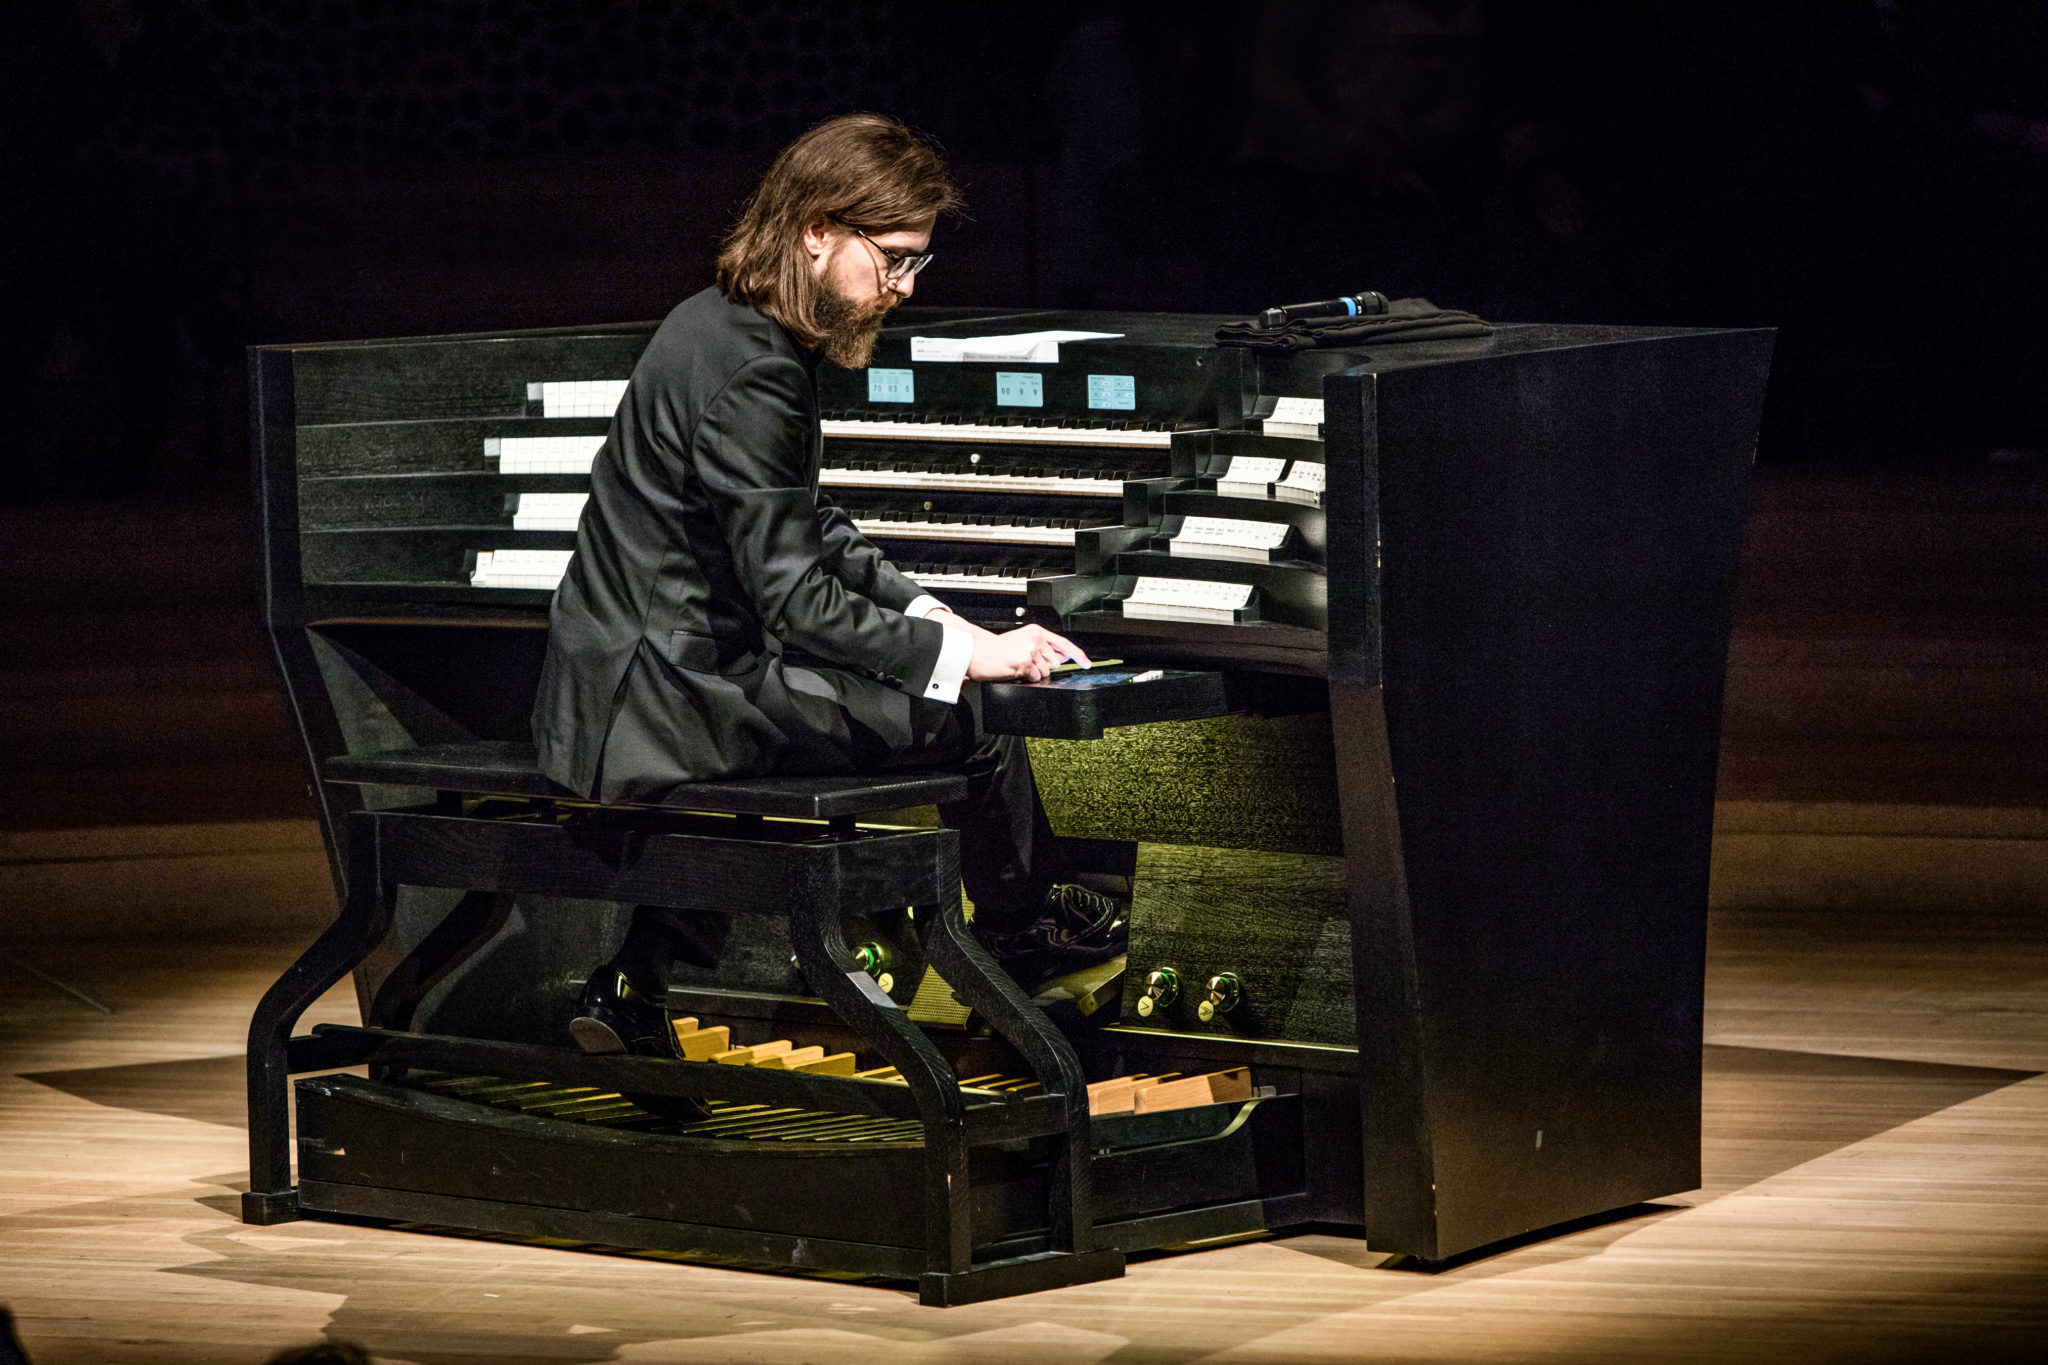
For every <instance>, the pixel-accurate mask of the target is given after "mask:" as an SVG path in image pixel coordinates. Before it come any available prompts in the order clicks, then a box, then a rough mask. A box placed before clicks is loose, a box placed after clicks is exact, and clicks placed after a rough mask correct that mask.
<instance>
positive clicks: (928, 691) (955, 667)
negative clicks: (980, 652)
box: [910, 598, 974, 706]
mask: <svg viewBox="0 0 2048 1365" xmlns="http://www.w3.org/2000/svg"><path fill="white" fill-rule="evenodd" d="M930 600H931V599H929V598H920V599H919V601H930ZM910 605H911V608H912V609H913V610H915V609H916V607H917V603H916V602H912V603H911V604H910ZM939 623H940V624H941V625H945V626H947V629H946V642H945V643H944V644H942V645H940V646H939V661H938V662H937V663H936V664H934V665H932V680H931V681H930V682H928V683H926V684H925V687H924V699H925V700H926V701H936V702H942V703H944V704H945V705H947V706H951V705H952V704H953V703H954V702H957V701H959V700H960V684H962V683H964V682H966V681H967V661H968V660H969V659H972V658H973V657H974V636H973V635H971V634H969V633H968V632H967V631H964V630H961V629H959V628H957V627H954V626H951V625H949V624H948V623H947V622H946V620H945V618H944V617H941V618H940V621H939Z"/></svg>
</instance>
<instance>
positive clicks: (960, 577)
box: [910, 573, 1031, 596]
mask: <svg viewBox="0 0 2048 1365" xmlns="http://www.w3.org/2000/svg"><path fill="white" fill-rule="evenodd" d="M910 581H911V582H913V583H915V584H917V585H918V586H919V587H921V588H956V589H963V590H966V591H969V592H1009V593H1016V594H1018V595H1019V596H1021V595H1022V594H1023V592H1024V587H1025V585H1026V584H1027V583H1029V582H1030V581H1031V577H1030V575H1029V574H972V573H914V574H911V575H910Z"/></svg>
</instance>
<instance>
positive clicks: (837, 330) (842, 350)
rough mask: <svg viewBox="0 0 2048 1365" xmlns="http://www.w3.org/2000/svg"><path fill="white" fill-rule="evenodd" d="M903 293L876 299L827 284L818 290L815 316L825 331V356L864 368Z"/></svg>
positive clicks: (822, 342) (848, 366) (821, 345)
mask: <svg viewBox="0 0 2048 1365" xmlns="http://www.w3.org/2000/svg"><path fill="white" fill-rule="evenodd" d="M899 298H900V296H899V295H897V294H893V293H888V294H881V295H878V296H877V297H875V298H872V299H849V298H844V297H842V296H841V295H840V294H838V293H836V292H835V291H834V290H833V289H832V288H831V286H829V285H828V286H826V287H825V288H824V289H823V290H821V291H820V292H819V294H818V302H817V306H816V309H815V316H816V317H817V319H818V328H819V330H820V331H821V332H823V333H824V335H823V337H822V338H820V340H819V342H818V349H819V350H821V351H823V352H824V353H825V359H827V360H829V361H831V362H832V363H833V364H834V365H839V366H842V367H844V368H846V369H849V370H864V369H866V368H867V365H868V361H869V359H870V358H872V357H873V355H874V353H875V342H876V340H877V339H878V338H879V337H880V336H881V335H882V324H883V323H884V322H885V321H887V319H888V316H889V310H890V309H892V308H894V307H895V306H896V304H897V302H898V301H899Z"/></svg>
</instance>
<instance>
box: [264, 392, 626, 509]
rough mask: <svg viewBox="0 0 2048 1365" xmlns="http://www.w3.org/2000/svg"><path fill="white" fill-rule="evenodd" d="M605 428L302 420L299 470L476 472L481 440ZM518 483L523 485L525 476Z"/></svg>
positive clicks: (603, 428) (548, 422) (556, 421)
mask: <svg viewBox="0 0 2048 1365" xmlns="http://www.w3.org/2000/svg"><path fill="white" fill-rule="evenodd" d="M521 392H522V399H521V401H522V402H523V401H524V397H523V394H524V390H523V389H522V391H521ZM610 428H611V422H610V420H609V419H608V418H602V417H554V418H539V417H498V418H485V419H473V420H460V419H439V418H423V419H420V420H416V421H387V422H353V423H345V424H341V425H330V426H302V427H300V428H299V431H298V446H299V476H300V477H301V478H327V477H330V476H333V475H338V474H427V473H449V472H466V471H475V472H481V471H483V470H485V469H487V468H491V467H492V466H490V465H489V464H488V463H487V462H486V461H485V459H484V442H485V441H487V440H490V439H492V438H494V437H498V438H502V437H507V436H510V437H531V436H602V435H604V434H605V432H607V431H608V430H610ZM520 483H521V486H522V487H524V486H526V484H525V480H524V477H522V478H521V481H520ZM584 486H585V487H588V484H587V483H586V484H585V485H584Z"/></svg>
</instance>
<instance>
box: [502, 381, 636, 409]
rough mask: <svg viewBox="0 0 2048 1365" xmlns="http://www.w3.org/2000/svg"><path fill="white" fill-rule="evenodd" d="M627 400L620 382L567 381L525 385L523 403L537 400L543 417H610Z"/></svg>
mask: <svg viewBox="0 0 2048 1365" xmlns="http://www.w3.org/2000/svg"><path fill="white" fill-rule="evenodd" d="M625 396H626V381H625V380H623V379H570V380H564V381H555V382H550V383H546V384H528V385H527V386H526V400H527V401H528V402H529V403H530V402H533V401H534V400H535V399H538V400H540V415H541V416H543V417H609V416H611V415H612V414H613V413H615V412H617V411H618V410H619V400H620V399H621V398H624V397H625Z"/></svg>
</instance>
